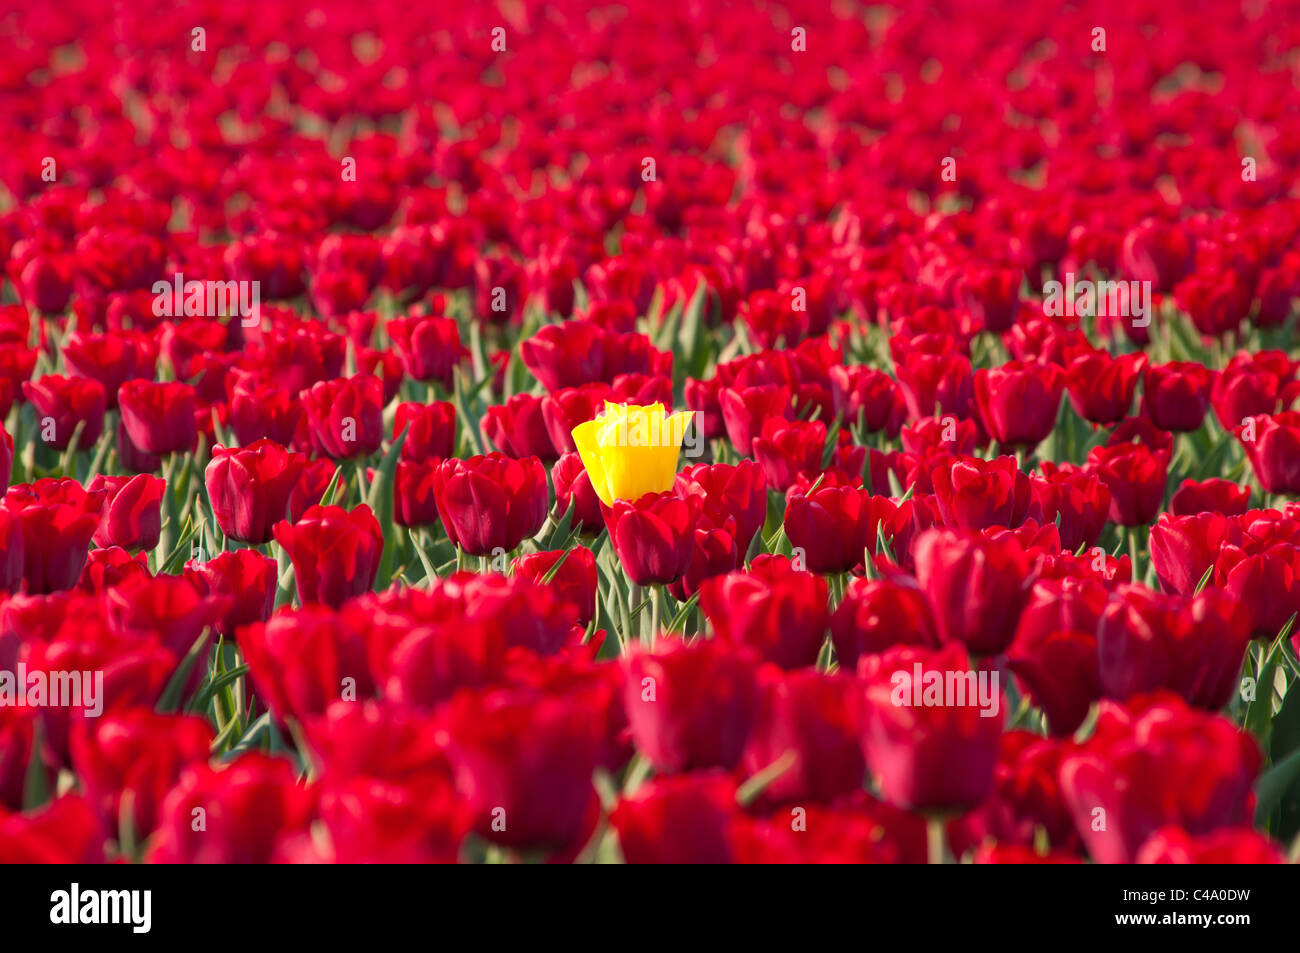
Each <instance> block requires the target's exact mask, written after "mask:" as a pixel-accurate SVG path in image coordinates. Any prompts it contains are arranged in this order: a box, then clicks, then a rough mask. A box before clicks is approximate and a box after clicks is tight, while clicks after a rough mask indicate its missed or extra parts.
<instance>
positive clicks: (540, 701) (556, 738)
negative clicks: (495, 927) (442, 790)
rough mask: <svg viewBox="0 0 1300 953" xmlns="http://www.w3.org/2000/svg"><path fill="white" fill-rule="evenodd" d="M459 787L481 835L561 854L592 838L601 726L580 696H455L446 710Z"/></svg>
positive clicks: (513, 693)
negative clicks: (586, 837) (588, 836)
mask: <svg viewBox="0 0 1300 953" xmlns="http://www.w3.org/2000/svg"><path fill="white" fill-rule="evenodd" d="M443 717H444V719H445V722H444V723H445V725H446V731H447V736H448V740H447V755H448V757H449V758H450V759H451V763H452V767H453V769H454V771H455V777H456V788H457V790H458V792H459V793H460V794H461V796H462V797H463V798H464V799H465V800H466V801H467V802H468V804H469V806H470V808H471V810H472V811H473V814H474V817H475V830H476V831H477V832H478V834H479V835H480V836H481V837H484V838H487V839H488V840H490V841H492V842H493V843H497V844H502V845H504V846H507V847H515V848H527V849H550V850H555V849H562V848H568V847H572V846H574V845H575V844H576V843H577V842H578V841H579V840H581V839H582V838H583V835H584V834H589V833H590V830H591V828H592V827H593V826H594V824H595V821H596V815H597V813H598V811H599V804H598V800H597V798H596V789H595V787H594V786H593V785H592V783H591V776H592V772H593V771H594V770H595V768H596V752H597V735H596V729H595V724H594V722H593V720H592V718H591V716H590V712H589V711H588V706H587V705H586V704H585V703H584V702H583V700H582V699H570V698H564V697H553V696H546V695H539V694H537V693H535V692H531V691H524V690H519V689H514V690H499V691H493V692H480V693H474V694H468V693H467V694H464V695H461V696H458V697H456V698H454V699H453V700H452V701H451V702H450V703H449V704H448V706H447V708H446V710H445V713H444V716H443Z"/></svg>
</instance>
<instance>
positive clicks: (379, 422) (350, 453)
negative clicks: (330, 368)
mask: <svg viewBox="0 0 1300 953" xmlns="http://www.w3.org/2000/svg"><path fill="white" fill-rule="evenodd" d="M298 396H299V398H300V399H301V401H302V404H303V407H304V409H305V410H306V413H307V423H308V426H309V428H310V431H311V439H312V442H313V444H314V446H315V447H316V448H317V449H318V450H319V451H320V452H321V453H323V454H324V455H325V456H327V457H329V458H331V459H332V460H350V459H353V458H356V457H368V456H370V455H371V454H372V453H375V452H376V451H378V450H379V447H380V444H381V443H382V442H383V437H384V432H383V383H382V382H381V381H380V380H379V378H378V377H375V376H374V375H373V374H361V375H358V376H356V377H348V378H337V379H335V380H330V381H321V382H320V383H318V384H315V385H313V386H312V387H311V388H309V389H307V390H304V391H302V392H301V393H299V395H298Z"/></svg>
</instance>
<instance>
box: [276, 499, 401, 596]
mask: <svg viewBox="0 0 1300 953" xmlns="http://www.w3.org/2000/svg"><path fill="white" fill-rule="evenodd" d="M272 531H273V533H274V535H275V540H276V542H277V543H279V544H280V545H281V546H283V547H284V550H285V552H286V553H288V555H289V559H290V560H291V561H292V562H293V570H294V577H295V579H296V581H297V586H298V600H299V602H301V603H304V604H306V603H308V602H320V603H324V604H325V605H328V606H334V607H336V608H337V607H338V606H339V605H341V604H342V603H343V602H344V601H345V600H347V599H350V598H351V597H353V596H356V595H360V594H361V593H363V592H368V591H369V590H370V589H371V587H373V586H374V584H375V577H376V576H377V575H378V573H379V558H380V555H381V554H382V552H383V548H384V534H383V531H382V530H381V529H380V527H379V521H378V520H376V519H375V516H374V514H373V513H372V512H371V511H370V507H368V506H366V505H365V504H364V503H363V504H361V505H360V506H358V507H357V508H356V509H354V510H352V511H351V512H349V511H348V510H345V509H343V507H341V506H313V507H311V508H310V509H309V510H307V512H306V513H304V514H303V515H302V518H301V519H299V520H298V521H297V522H296V523H292V524H291V523H289V522H288V521H284V522H280V523H276V524H275V526H274V527H273V530H272Z"/></svg>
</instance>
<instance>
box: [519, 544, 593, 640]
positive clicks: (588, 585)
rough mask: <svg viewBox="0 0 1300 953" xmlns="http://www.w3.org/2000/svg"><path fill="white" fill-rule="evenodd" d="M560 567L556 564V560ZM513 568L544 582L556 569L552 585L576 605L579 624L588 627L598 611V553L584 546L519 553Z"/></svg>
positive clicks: (522, 574) (525, 575) (536, 580)
mask: <svg viewBox="0 0 1300 953" xmlns="http://www.w3.org/2000/svg"><path fill="white" fill-rule="evenodd" d="M561 559H563V560H564V561H563V562H560V560H561ZM557 563H558V564H559V568H556V564H557ZM511 570H512V571H513V572H514V573H515V574H516V575H518V576H521V577H522V578H524V579H528V580H531V581H533V582H537V583H541V582H542V580H543V579H545V577H546V575H547V573H549V572H551V571H552V570H554V573H555V575H554V576H552V577H551V580H550V582H549V585H550V586H551V588H553V589H554V590H555V591H556V593H557V594H558V595H559V596H560V598H561V599H563V600H564V601H566V602H568V603H569V604H570V605H572V606H573V608H574V611H575V612H576V613H577V617H578V625H581V626H583V627H586V626H587V625H588V624H589V623H590V622H591V620H592V619H593V618H595V615H596V593H597V586H596V557H595V555H594V554H593V553H592V551H591V550H590V549H587V547H585V546H574V547H573V548H571V549H568V550H563V549H556V550H550V551H543V552H538V553H529V554H528V555H526V556H519V557H517V558H516V559H515V560H514V562H513V563H512V564H511Z"/></svg>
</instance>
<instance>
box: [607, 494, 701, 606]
mask: <svg viewBox="0 0 1300 953" xmlns="http://www.w3.org/2000/svg"><path fill="white" fill-rule="evenodd" d="M699 513H700V500H699V497H697V496H687V497H678V496H674V495H673V494H672V493H647V494H646V495H645V496H643V497H641V498H640V499H639V500H636V501H632V500H615V501H614V505H613V506H611V507H607V508H605V523H606V525H607V526H608V527H609V538H610V541H611V542H612V543H613V544H614V552H616V553H617V554H618V561H619V563H620V564H621V565H622V566H623V571H624V572H626V573H627V575H628V578H629V579H631V580H632V581H633V582H634V583H636V584H637V585H638V586H654V585H666V584H667V583H670V582H675V581H676V580H677V579H680V578H681V577H682V575H683V574H685V572H686V569H687V567H688V566H689V565H690V561H691V552H692V546H693V544H694V542H695V539H694V528H695V524H696V522H697V521H698V519H699Z"/></svg>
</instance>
